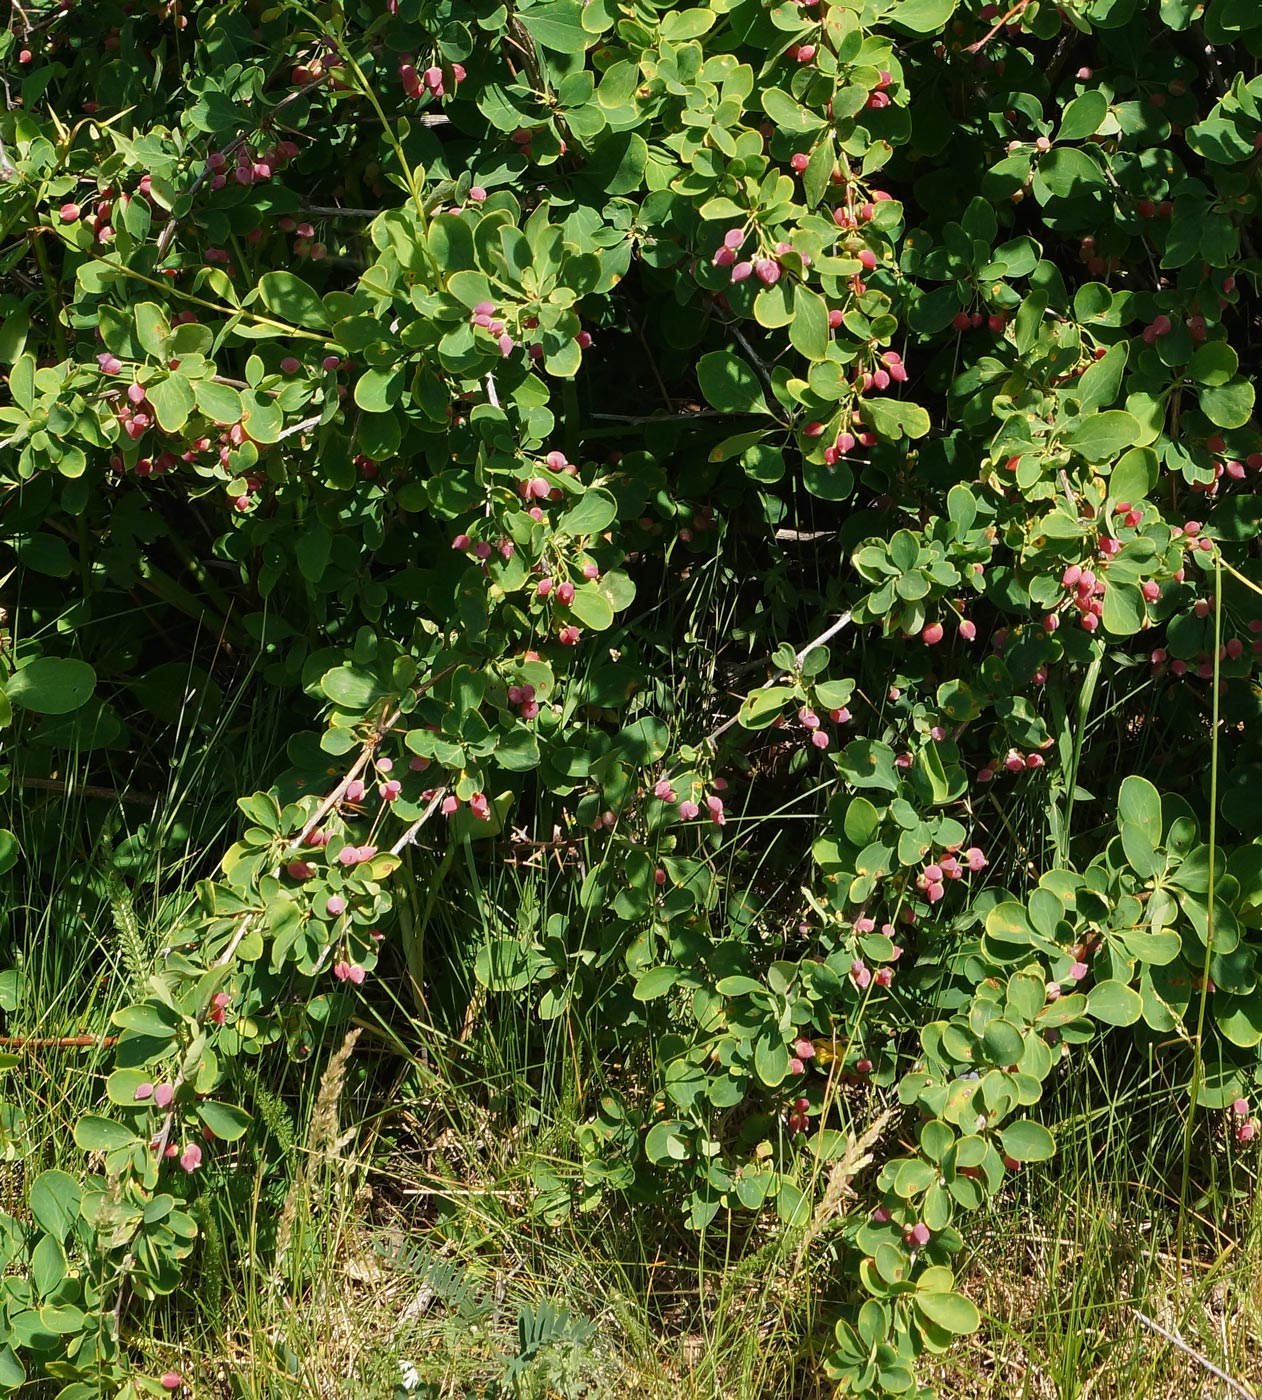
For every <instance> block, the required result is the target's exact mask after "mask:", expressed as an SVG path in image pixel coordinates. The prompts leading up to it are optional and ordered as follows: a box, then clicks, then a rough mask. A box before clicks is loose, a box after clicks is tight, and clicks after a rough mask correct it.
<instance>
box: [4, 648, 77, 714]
mask: <svg viewBox="0 0 1262 1400" xmlns="http://www.w3.org/2000/svg"><path fill="white" fill-rule="evenodd" d="M95 689H96V672H95V671H94V670H93V669H92V667H91V666H89V665H88V663H87V662H86V661H77V660H75V659H74V658H73V657H69V656H40V657H37V658H36V659H35V660H34V661H30V662H28V663H27V664H26V665H25V666H23V667H22V668H21V670H19V671H17V672H15V673H14V675H13V676H11V677H10V679H9V683H8V686H7V692H8V696H9V699H10V701H12V703H13V704H14V705H17V706H19V707H20V708H21V709H24V710H31V711H33V712H34V713H35V714H37V715H68V714H70V712H71V711H72V710H77V709H78V708H79V707H80V706H81V705H84V704H86V703H87V702H88V700H90V699H91V698H92V692H93V691H94V690H95Z"/></svg>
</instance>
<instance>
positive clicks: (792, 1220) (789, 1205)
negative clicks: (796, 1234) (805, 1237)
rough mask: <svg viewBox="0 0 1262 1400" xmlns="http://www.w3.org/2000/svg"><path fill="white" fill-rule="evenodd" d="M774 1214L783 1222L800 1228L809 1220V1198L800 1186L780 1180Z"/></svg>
mask: <svg viewBox="0 0 1262 1400" xmlns="http://www.w3.org/2000/svg"><path fill="white" fill-rule="evenodd" d="M776 1215H777V1216H778V1217H779V1219H780V1221H781V1222H782V1223H783V1224H785V1225H789V1226H792V1227H793V1228H795V1229H802V1228H804V1227H805V1226H807V1225H809V1224H810V1222H811V1198H810V1197H809V1196H808V1195H806V1194H805V1192H804V1191H803V1190H802V1188H801V1187H800V1186H795V1185H794V1184H793V1182H791V1181H782V1182H781V1183H780V1190H779V1191H778V1192H777V1193H776Z"/></svg>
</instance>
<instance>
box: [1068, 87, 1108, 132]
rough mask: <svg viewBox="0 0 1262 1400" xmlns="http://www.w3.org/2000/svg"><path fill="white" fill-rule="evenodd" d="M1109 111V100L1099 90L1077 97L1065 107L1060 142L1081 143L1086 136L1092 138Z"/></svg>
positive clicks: (1094, 89)
mask: <svg viewBox="0 0 1262 1400" xmlns="http://www.w3.org/2000/svg"><path fill="white" fill-rule="evenodd" d="M1108 110H1109V99H1108V98H1107V97H1105V95H1104V94H1103V93H1102V92H1101V91H1100V90H1099V88H1092V89H1091V90H1090V91H1089V92H1084V93H1082V94H1081V95H1080V96H1078V97H1075V98H1074V99H1073V101H1072V102H1069V103H1067V104H1066V106H1065V111H1064V114H1063V115H1062V116H1061V119H1060V130H1059V131H1058V132H1057V133H1056V139H1057V140H1058V141H1081V140H1082V138H1083V137H1084V136H1092V135H1094V134H1095V133H1096V132H1097V131H1099V129H1100V123H1101V122H1102V121H1103V120H1104V118H1105V116H1106V115H1107V114H1108Z"/></svg>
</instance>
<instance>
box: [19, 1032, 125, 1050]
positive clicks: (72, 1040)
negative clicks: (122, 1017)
mask: <svg viewBox="0 0 1262 1400" xmlns="http://www.w3.org/2000/svg"><path fill="white" fill-rule="evenodd" d="M117 1044H118V1037H117V1036H116V1035H0V1050H90V1049H102V1050H108V1049H109V1048H110V1047H111V1046H113V1045H117Z"/></svg>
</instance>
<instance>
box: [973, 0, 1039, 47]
mask: <svg viewBox="0 0 1262 1400" xmlns="http://www.w3.org/2000/svg"><path fill="white" fill-rule="evenodd" d="M1029 4H1030V0H1017V3H1016V4H1015V5H1014V6H1013V7H1012V9H1010V10H1009V11H1008V13H1007V14H1006V15H1004V17H1003V18H1002V19H1001V20H998V21H996V23H995V27H994V28H993V29H992V30H991V31H990V33H989V34H986V35H984V36H983V37H982V38H980V39H978V41H977V42H976V43H975V44H970V45H969V46H968V48H966V49H965V50H964V52H965V53H980V52H981V51H982V50H983V49H984V48H985V47H986V45H987V44H989V43H990V41H991V40H992V39H993V38H994V37H995V35H996V34H998V33H999V31H1000V30H1001V29H1002V28H1003V27H1004V25H1005V24H1011V23H1012V21H1013V20H1014V19H1020V18H1021V16H1022V15H1023V14H1025V12H1026V10H1027V8H1028V7H1029Z"/></svg>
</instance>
